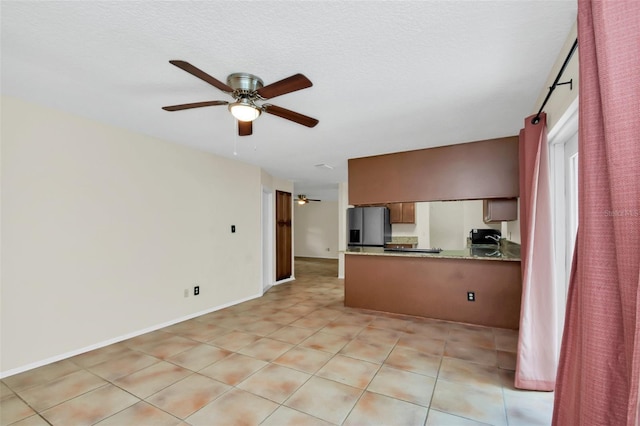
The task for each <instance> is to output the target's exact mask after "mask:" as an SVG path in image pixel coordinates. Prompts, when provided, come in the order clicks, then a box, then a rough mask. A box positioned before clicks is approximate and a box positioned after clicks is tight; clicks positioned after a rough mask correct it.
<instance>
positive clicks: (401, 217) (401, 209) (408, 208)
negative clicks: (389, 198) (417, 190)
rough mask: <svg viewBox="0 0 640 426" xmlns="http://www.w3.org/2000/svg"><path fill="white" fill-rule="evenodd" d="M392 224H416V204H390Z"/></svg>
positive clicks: (388, 205)
mask: <svg viewBox="0 0 640 426" xmlns="http://www.w3.org/2000/svg"><path fill="white" fill-rule="evenodd" d="M387 207H388V208H389V217H390V218H391V223H416V203H389V204H387Z"/></svg>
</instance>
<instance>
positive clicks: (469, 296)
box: [467, 291, 476, 302]
mask: <svg viewBox="0 0 640 426" xmlns="http://www.w3.org/2000/svg"><path fill="white" fill-rule="evenodd" d="M467 301H469V302H475V301H476V292H475V291H468V292H467Z"/></svg>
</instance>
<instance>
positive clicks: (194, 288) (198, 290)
mask: <svg viewBox="0 0 640 426" xmlns="http://www.w3.org/2000/svg"><path fill="white" fill-rule="evenodd" d="M199 294H200V286H199V285H197V286H195V287H193V295H194V296H197V295H199Z"/></svg>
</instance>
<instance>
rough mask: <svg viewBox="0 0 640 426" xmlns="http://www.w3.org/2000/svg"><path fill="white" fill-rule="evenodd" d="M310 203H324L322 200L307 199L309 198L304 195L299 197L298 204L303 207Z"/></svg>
mask: <svg viewBox="0 0 640 426" xmlns="http://www.w3.org/2000/svg"><path fill="white" fill-rule="evenodd" d="M309 201H322V200H314V199H312V198H307V196H306V195H304V194H300V195H298V199H297V200H296V202H297V203H298V204H300V205H301V206H303V205H305V204H307V203H308V202H309Z"/></svg>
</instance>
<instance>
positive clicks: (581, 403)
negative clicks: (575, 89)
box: [553, 0, 640, 426]
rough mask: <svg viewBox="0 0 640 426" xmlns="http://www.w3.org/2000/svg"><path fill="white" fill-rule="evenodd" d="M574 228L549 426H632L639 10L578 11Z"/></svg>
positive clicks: (637, 339)
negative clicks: (577, 158)
mask: <svg viewBox="0 0 640 426" xmlns="http://www.w3.org/2000/svg"><path fill="white" fill-rule="evenodd" d="M578 40H579V43H580V47H579V49H580V50H579V52H580V62H579V63H580V101H579V102H580V106H579V108H580V109H579V114H580V127H579V133H578V155H579V156H580V161H579V166H578V167H579V169H578V173H579V203H578V205H579V229H578V238H577V242H576V249H575V254H574V258H573V268H572V271H571V281H570V287H569V300H568V303H567V315H566V319H565V329H564V335H563V340H562V350H561V354H560V366H559V369H558V377H557V389H556V394H555V406H554V414H553V423H554V424H555V425H627V426H631V425H634V424H635V425H637V424H638V387H639V386H640V312H639V311H638V307H639V305H640V292H639V284H640V1H637V0H629V1H623V0H619V1H589V0H584V1H582V0H580V1H579V2H578Z"/></svg>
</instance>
